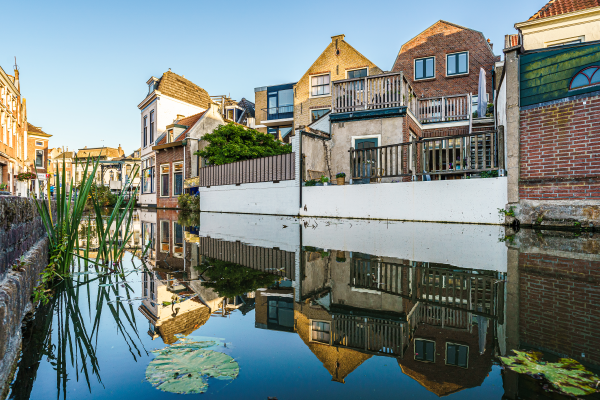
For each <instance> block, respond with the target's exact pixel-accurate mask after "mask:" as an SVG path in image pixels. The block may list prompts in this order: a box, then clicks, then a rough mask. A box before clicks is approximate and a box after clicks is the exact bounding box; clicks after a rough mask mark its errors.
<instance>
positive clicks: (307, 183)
mask: <svg viewBox="0 0 600 400" xmlns="http://www.w3.org/2000/svg"><path fill="white" fill-rule="evenodd" d="M316 185H317V181H315V180H314V179H311V180H310V181H306V182H304V186H316Z"/></svg>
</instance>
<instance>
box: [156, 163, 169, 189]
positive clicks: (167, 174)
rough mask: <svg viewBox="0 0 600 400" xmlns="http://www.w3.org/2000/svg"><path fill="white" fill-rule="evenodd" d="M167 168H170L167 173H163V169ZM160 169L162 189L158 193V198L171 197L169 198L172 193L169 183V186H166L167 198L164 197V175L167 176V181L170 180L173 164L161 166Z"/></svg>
mask: <svg viewBox="0 0 600 400" xmlns="http://www.w3.org/2000/svg"><path fill="white" fill-rule="evenodd" d="M165 166H166V167H168V168H169V170H168V171H167V172H163V167H165ZM159 168H160V188H159V191H158V196H159V197H163V198H166V197H170V196H169V193H170V191H169V189H170V188H169V181H167V185H166V186H167V195H166V196H165V195H163V175H166V176H167V179H169V177H170V175H171V164H170V163H166V164H160V165H159Z"/></svg>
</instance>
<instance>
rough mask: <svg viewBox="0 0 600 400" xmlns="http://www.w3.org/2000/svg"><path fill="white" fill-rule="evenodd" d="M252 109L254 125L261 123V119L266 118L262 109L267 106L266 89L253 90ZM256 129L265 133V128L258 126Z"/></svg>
mask: <svg viewBox="0 0 600 400" xmlns="http://www.w3.org/2000/svg"><path fill="white" fill-rule="evenodd" d="M254 107H255V108H254V110H255V115H256V125H261V121H263V120H265V119H266V113H265V111H264V110H263V109H264V108H267V91H266V89H265V90H262V91H260V92H254ZM257 130H258V131H260V132H262V133H267V128H266V127H265V128H259V129H257Z"/></svg>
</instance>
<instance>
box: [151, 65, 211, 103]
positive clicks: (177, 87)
mask: <svg viewBox="0 0 600 400" xmlns="http://www.w3.org/2000/svg"><path fill="white" fill-rule="evenodd" d="M158 91H159V92H161V93H162V94H164V95H166V96H169V97H172V98H174V99H177V100H181V101H184V102H186V103H188V104H192V105H195V106H198V107H202V108H205V109H208V108H209V107H210V104H211V103H212V101H211V99H210V96H209V95H208V92H207V91H206V90H204V89H202V88H201V87H200V86H198V85H196V84H195V83H193V82H191V81H189V80H187V79H185V78H184V77H182V76H179V75H177V74H176V73H174V72H171V71H167V72H165V73H164V74H163V75H162V77H161V78H160V81H159V83H158Z"/></svg>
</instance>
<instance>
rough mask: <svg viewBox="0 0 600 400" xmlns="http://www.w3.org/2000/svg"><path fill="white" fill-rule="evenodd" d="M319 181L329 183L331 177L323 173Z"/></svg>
mask: <svg viewBox="0 0 600 400" xmlns="http://www.w3.org/2000/svg"><path fill="white" fill-rule="evenodd" d="M319 182H321V183H327V182H329V178H328V177H326V176H325V175H321V178H320V179H319Z"/></svg>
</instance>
